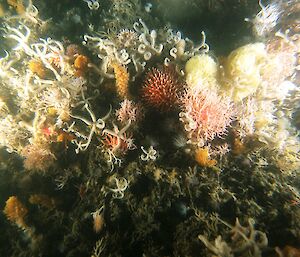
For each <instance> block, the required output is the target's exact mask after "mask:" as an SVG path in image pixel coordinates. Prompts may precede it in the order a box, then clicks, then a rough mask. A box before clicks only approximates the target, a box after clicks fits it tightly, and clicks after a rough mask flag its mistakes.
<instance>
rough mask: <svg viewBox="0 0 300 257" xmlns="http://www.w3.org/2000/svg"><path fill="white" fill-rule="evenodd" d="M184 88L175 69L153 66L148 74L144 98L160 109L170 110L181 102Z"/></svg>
mask: <svg viewBox="0 0 300 257" xmlns="http://www.w3.org/2000/svg"><path fill="white" fill-rule="evenodd" d="M183 88H184V87H183V84H182V83H181V82H180V81H179V80H178V79H177V76H176V73H175V71H174V70H173V69H171V68H164V69H163V70H159V69H156V68H152V70H150V71H149V72H148V73H147V75H146V78H145V81H144V86H143V88H142V98H143V99H144V101H145V102H146V104H148V105H149V106H151V107H154V108H156V109H158V110H159V111H163V112H164V111H170V110H171V109H172V108H174V107H176V106H177V105H178V104H179V102H180V95H181V94H182V92H183Z"/></svg>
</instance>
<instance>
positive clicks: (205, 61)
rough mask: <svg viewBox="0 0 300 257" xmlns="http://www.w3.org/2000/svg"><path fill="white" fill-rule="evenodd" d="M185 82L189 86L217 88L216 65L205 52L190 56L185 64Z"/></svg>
mask: <svg viewBox="0 0 300 257" xmlns="http://www.w3.org/2000/svg"><path fill="white" fill-rule="evenodd" d="M185 72H186V83H187V85H188V86H189V87H190V88H194V87H197V88H199V87H200V88H202V89H215V88H217V74H218V65H217V63H216V62H215V61H214V59H213V58H212V57H210V56H209V55H207V54H201V55H196V56H193V57H192V58H190V59H189V60H188V61H187V63H186V65H185Z"/></svg>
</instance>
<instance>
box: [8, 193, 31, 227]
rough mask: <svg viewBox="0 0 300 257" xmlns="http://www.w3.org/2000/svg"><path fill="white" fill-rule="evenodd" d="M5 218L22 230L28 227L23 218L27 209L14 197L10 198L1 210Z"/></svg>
mask: <svg viewBox="0 0 300 257" xmlns="http://www.w3.org/2000/svg"><path fill="white" fill-rule="evenodd" d="M3 212H4V214H5V216H6V218H7V219H8V220H9V221H10V222H12V223H15V224H16V225H18V227H20V228H22V229H26V228H27V227H28V226H27V225H26V223H25V220H24V218H25V216H26V215H27V213H28V210H27V208H26V207H25V206H24V205H23V204H22V203H21V202H20V200H19V199H18V198H17V197H16V196H10V197H9V198H8V200H7V201H6V203H5V207H4V210H3Z"/></svg>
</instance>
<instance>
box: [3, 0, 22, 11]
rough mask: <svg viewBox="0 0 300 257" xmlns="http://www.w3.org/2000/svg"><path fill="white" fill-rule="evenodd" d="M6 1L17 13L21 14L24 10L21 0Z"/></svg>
mask: <svg viewBox="0 0 300 257" xmlns="http://www.w3.org/2000/svg"><path fill="white" fill-rule="evenodd" d="M7 3H8V4H9V5H10V6H12V7H13V8H15V9H16V12H17V13H18V14H23V13H25V11H26V8H25V6H24V4H23V0H7Z"/></svg>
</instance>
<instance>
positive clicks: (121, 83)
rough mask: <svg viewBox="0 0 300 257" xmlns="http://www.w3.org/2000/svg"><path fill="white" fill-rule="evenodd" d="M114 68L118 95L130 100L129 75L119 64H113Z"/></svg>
mask: <svg viewBox="0 0 300 257" xmlns="http://www.w3.org/2000/svg"><path fill="white" fill-rule="evenodd" d="M112 67H113V69H114V73H115V78H116V87H117V93H118V95H119V96H120V97H121V98H123V99H126V98H127V99H128V98H130V97H129V88H128V82H129V73H128V71H127V69H126V67H124V66H123V65H120V64H118V63H113V64H112Z"/></svg>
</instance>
